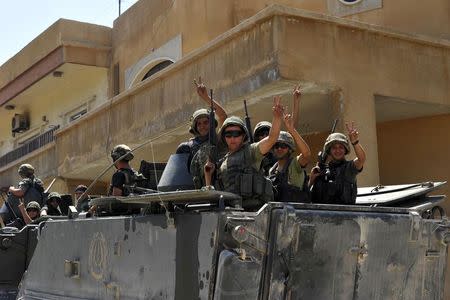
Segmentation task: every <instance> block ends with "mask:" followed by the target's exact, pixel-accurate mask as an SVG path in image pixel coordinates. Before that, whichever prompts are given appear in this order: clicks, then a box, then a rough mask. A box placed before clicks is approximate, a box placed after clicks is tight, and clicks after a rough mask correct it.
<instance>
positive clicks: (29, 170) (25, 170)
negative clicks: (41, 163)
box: [18, 164, 34, 177]
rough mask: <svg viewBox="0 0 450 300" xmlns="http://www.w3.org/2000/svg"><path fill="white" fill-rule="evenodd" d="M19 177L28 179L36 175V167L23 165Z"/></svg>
mask: <svg viewBox="0 0 450 300" xmlns="http://www.w3.org/2000/svg"><path fill="white" fill-rule="evenodd" d="M18 172H19V175H20V176H23V177H28V176H31V175H33V174H34V167H33V166H32V165H30V164H22V165H20V167H19V170H18Z"/></svg>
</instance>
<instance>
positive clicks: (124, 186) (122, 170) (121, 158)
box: [108, 144, 140, 196]
mask: <svg viewBox="0 0 450 300" xmlns="http://www.w3.org/2000/svg"><path fill="white" fill-rule="evenodd" d="M111 158H112V160H113V162H114V166H115V167H116V169H117V170H116V172H115V173H114V174H113V176H112V179H111V185H110V187H109V192H108V195H110V196H128V195H129V194H130V193H131V192H132V191H131V187H132V186H134V185H135V184H136V181H137V178H138V177H139V176H140V175H139V174H138V173H137V172H136V171H134V170H133V168H131V166H130V161H131V160H132V159H133V158H134V155H133V153H132V152H131V149H130V147H128V146H127V145H123V144H122V145H117V146H115V147H114V148H113V149H112V151H111Z"/></svg>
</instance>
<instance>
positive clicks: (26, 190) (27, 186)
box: [8, 164, 44, 205]
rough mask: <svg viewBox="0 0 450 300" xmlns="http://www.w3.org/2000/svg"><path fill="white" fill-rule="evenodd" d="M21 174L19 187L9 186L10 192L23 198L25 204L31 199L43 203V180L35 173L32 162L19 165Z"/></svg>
mask: <svg viewBox="0 0 450 300" xmlns="http://www.w3.org/2000/svg"><path fill="white" fill-rule="evenodd" d="M18 172H19V175H20V177H22V180H21V181H20V182H19V187H18V188H15V187H14V186H10V187H9V190H8V191H9V192H10V193H11V194H12V195H13V196H15V197H17V198H23V199H24V202H25V205H27V204H28V203H30V202H31V201H36V202H38V203H39V204H42V203H43V193H44V186H43V183H42V181H41V180H40V179H39V178H37V177H36V176H35V175H34V168H33V166H32V165H30V164H23V165H21V166H20V167H19V170H18Z"/></svg>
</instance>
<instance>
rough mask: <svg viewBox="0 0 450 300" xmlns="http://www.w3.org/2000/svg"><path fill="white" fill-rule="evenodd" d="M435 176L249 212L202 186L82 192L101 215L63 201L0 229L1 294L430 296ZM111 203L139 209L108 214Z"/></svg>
mask: <svg viewBox="0 0 450 300" xmlns="http://www.w3.org/2000/svg"><path fill="white" fill-rule="evenodd" d="M442 184H443V183H442V182H435V183H424V184H416V185H404V186H387V187H382V186H378V187H374V188H361V189H360V190H359V197H358V199H357V204H358V205H355V206H344V205H320V204H299V203H267V204H266V205H264V206H263V207H261V209H260V210H258V211H257V212H246V211H243V210H242V209H239V205H238V204H239V201H240V199H239V197H237V196H236V195H234V194H230V193H225V192H219V191H214V190H185V191H167V192H160V193H153V194H147V195H136V196H131V197H115V198H114V197H105V198H98V199H94V200H93V201H92V202H93V203H92V204H95V205H99V206H101V207H103V209H104V212H105V214H104V215H103V216H101V217H93V218H85V216H84V215H83V214H80V215H78V214H77V213H76V211H73V210H72V212H73V213H70V212H69V216H68V218H66V219H55V220H52V221H48V222H45V223H41V224H40V225H39V226H38V225H32V226H26V227H25V228H24V229H22V230H21V231H18V230H14V229H3V230H2V232H1V234H0V242H1V246H0V248H1V249H0V265H1V270H2V272H0V274H1V275H0V276H1V277H2V278H1V280H0V286H1V288H2V293H3V295H2V297H3V298H7V297H10V298H15V297H16V295H15V294H16V293H17V288H18V289H19V292H18V299H442V298H443V291H444V273H445V269H446V261H447V243H448V242H449V241H450V235H449V234H450V233H449V225H450V224H449V223H448V222H447V220H446V219H445V218H444V219H442V218H440V216H441V214H442V213H443V211H442V210H441V208H440V203H441V202H442V201H443V199H444V197H443V196H429V195H428V193H429V192H431V191H433V190H434V189H436V188H438V187H439V186H441V185H442ZM155 206H157V207H160V208H161V209H160V210H155ZM123 207H126V208H128V210H127V211H141V213H139V214H130V215H115V211H117V208H119V210H121V211H123ZM433 217H435V218H436V219H433ZM5 270H8V271H7V272H5ZM25 270H26V271H25ZM24 271H25V272H24ZM22 274H23V276H22ZM19 282H21V283H20V286H19V287H18V285H19Z"/></svg>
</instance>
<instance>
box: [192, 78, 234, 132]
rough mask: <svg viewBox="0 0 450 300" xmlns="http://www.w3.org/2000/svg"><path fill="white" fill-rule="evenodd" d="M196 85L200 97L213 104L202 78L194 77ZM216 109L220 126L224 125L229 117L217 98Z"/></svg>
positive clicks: (208, 103) (209, 104)
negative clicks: (196, 78)
mask: <svg viewBox="0 0 450 300" xmlns="http://www.w3.org/2000/svg"><path fill="white" fill-rule="evenodd" d="M194 85H195V87H196V89H197V94H198V95H199V96H200V98H201V99H202V100H203V102H205V103H206V104H207V105H208V106H211V98H210V97H209V95H208V91H207V89H206V86H205V85H204V84H203V82H202V78H201V77H199V78H198V82H197V80H195V79H194ZM213 104H214V109H215V113H216V117H217V122H218V123H219V124H218V125H219V127H220V126H222V124H223V122H224V121H225V119H226V118H227V113H226V111H225V109H224V108H223V107H222V106H221V105H220V104H219V103H218V102H217V101H215V100H213Z"/></svg>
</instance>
